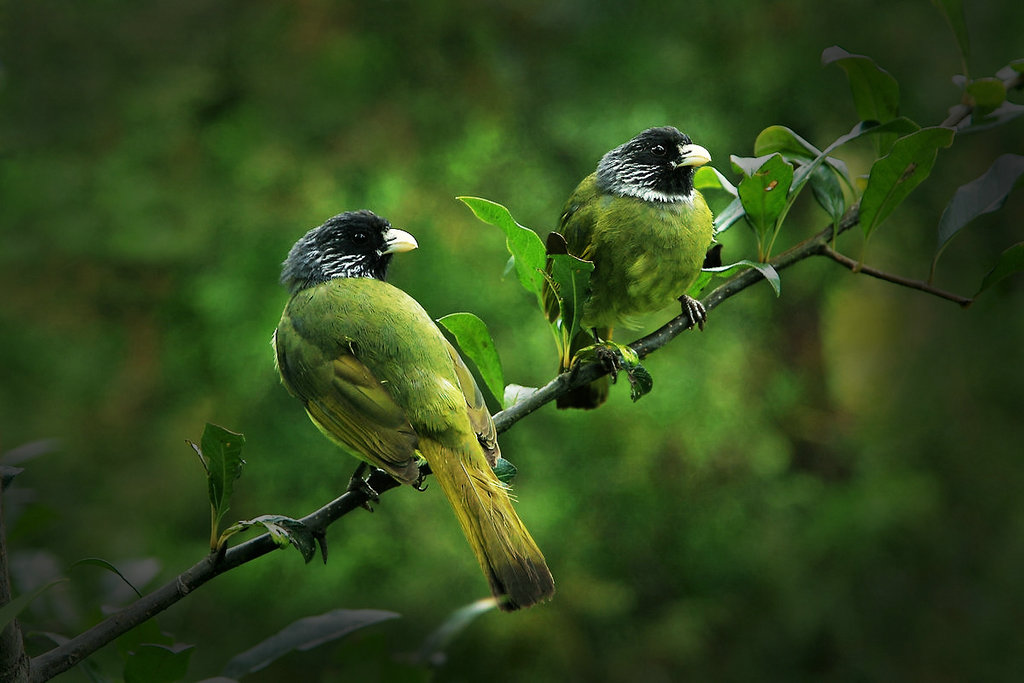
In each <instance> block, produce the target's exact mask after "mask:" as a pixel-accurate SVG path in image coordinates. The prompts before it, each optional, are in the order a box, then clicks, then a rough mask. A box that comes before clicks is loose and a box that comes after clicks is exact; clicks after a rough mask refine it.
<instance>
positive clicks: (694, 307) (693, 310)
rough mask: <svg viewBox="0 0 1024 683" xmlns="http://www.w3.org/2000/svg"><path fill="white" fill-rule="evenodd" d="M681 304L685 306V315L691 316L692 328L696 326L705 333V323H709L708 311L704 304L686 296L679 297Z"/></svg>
mask: <svg viewBox="0 0 1024 683" xmlns="http://www.w3.org/2000/svg"><path fill="white" fill-rule="evenodd" d="M679 303H681V304H682V305H683V313H685V314H686V315H688V316H690V327H693V326H694V325H696V326H697V327H698V328H699V329H700V330H701V332H703V331H704V323H706V322H707V321H708V311H707V309H706V308H704V304H702V303H701V302H699V301H697V300H696V299H694V298H693V297H690V296H687V295H685V294H684V295H682V296H681V297H679Z"/></svg>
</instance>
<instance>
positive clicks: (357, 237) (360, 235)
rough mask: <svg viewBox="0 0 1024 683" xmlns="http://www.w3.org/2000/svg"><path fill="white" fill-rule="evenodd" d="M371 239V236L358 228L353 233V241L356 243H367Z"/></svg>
mask: <svg viewBox="0 0 1024 683" xmlns="http://www.w3.org/2000/svg"><path fill="white" fill-rule="evenodd" d="M369 239H370V236H369V235H368V234H366V233H365V232H363V231H362V230H357V231H356V232H354V233H352V241H353V242H355V243H356V244H366V242H367V240H369Z"/></svg>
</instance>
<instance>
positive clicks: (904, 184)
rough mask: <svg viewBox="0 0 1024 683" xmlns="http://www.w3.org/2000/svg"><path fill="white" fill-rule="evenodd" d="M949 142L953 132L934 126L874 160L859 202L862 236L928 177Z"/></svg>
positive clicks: (870, 232)
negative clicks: (940, 151) (940, 149)
mask: <svg viewBox="0 0 1024 683" xmlns="http://www.w3.org/2000/svg"><path fill="white" fill-rule="evenodd" d="M952 142H953V131H952V130H951V129H949V128H942V127H935V128H922V129H921V130H919V131H917V132H915V133H911V134H910V135H906V136H904V137H902V138H900V139H898V140H897V141H896V142H895V143H893V146H892V150H891V151H890V152H889V154H887V155H886V156H884V157H882V158H881V159H878V160H877V161H875V163H874V164H873V165H872V166H871V173H870V174H869V175H868V185H867V187H866V188H864V194H863V196H862V197H861V202H860V222H861V225H862V226H863V228H864V235H865V237H870V236H871V234H872V233H873V232H874V231H875V228H877V227H878V225H879V224H880V223H881V222H882V221H883V220H885V219H886V217H888V216H889V214H891V213H892V212H893V210H894V209H895V208H896V207H897V206H899V205H900V203H902V202H903V200H904V199H906V198H907V196H908V195H909V194H910V193H911V192H912V191H913V190H914V188H915V187H917V186H918V185H920V184H921V182H922V181H923V180H924V179H925V178H927V177H928V174H929V173H931V170H932V166H934V165H935V159H936V157H937V156H938V151H939V148H941V147H948V146H949V145H950V144H952Z"/></svg>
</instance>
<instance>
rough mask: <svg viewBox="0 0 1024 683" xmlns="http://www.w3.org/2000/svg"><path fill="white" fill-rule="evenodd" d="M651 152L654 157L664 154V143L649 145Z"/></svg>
mask: <svg viewBox="0 0 1024 683" xmlns="http://www.w3.org/2000/svg"><path fill="white" fill-rule="evenodd" d="M651 154H653V155H654V156H656V157H663V156H665V145H654V146H653V147H651Z"/></svg>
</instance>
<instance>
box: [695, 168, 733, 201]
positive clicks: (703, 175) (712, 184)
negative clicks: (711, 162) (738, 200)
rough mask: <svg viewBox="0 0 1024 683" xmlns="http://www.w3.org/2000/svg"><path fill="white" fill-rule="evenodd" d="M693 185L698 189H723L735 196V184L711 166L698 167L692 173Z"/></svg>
mask: <svg viewBox="0 0 1024 683" xmlns="http://www.w3.org/2000/svg"><path fill="white" fill-rule="evenodd" d="M693 186H694V187H695V188H697V189H698V190H723V191H725V192H728V193H729V194H731V195H732V196H733V197H735V196H736V186H735V185H733V184H732V183H731V182H729V179H728V178H726V177H725V176H724V175H722V173H721V172H720V171H719V170H718V169H717V168H714V167H713V166H701V167H700V168H698V169H697V172H696V173H694V174H693Z"/></svg>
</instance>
